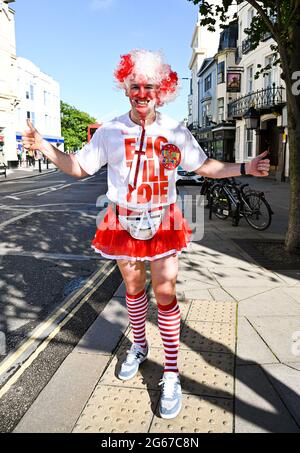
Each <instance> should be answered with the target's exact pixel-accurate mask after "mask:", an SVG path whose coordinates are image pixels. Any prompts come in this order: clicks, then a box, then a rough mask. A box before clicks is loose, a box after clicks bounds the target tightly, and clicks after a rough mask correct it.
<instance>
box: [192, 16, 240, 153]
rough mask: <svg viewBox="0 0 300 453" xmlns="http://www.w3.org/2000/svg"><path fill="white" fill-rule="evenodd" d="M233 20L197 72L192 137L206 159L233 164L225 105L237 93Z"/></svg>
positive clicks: (231, 132)
mask: <svg viewBox="0 0 300 453" xmlns="http://www.w3.org/2000/svg"><path fill="white" fill-rule="evenodd" d="M236 44H237V21H232V22H231V23H230V24H229V25H228V26H227V27H226V28H225V29H224V30H223V31H222V33H221V34H220V36H219V46H218V51H217V53H216V54H215V55H214V56H213V57H211V58H207V59H206V60H205V61H204V63H203V65H202V67H201V69H200V71H199V72H198V83H199V99H198V105H199V127H198V130H197V131H194V132H193V133H194V135H195V137H196V138H197V140H198V141H199V143H200V144H201V146H202V147H203V149H205V151H206V153H207V154H208V156H209V157H212V158H214V159H218V160H224V161H226V162H234V142H235V124H234V121H228V119H227V116H228V114H227V113H228V109H227V105H228V102H230V101H232V100H233V99H235V97H236V96H237V93H238V92H239V91H240V83H239V80H240V72H239V71H240V68H238V67H237V66H236V65H235V52H236Z"/></svg>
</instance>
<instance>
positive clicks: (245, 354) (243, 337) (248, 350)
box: [237, 317, 278, 365]
mask: <svg viewBox="0 0 300 453" xmlns="http://www.w3.org/2000/svg"><path fill="white" fill-rule="evenodd" d="M237 338H238V339H237V364H238V365H248V364H250V363H255V364H262V363H278V359H277V358H276V356H275V355H274V354H273V353H272V351H271V350H270V349H269V348H268V346H267V345H266V343H265V342H264V341H263V340H262V339H261V337H260V336H259V335H258V333H257V332H256V330H255V329H253V327H252V326H251V324H250V323H249V321H248V320H247V319H246V318H245V317H239V319H238V335H237Z"/></svg>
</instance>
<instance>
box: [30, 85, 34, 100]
mask: <svg viewBox="0 0 300 453" xmlns="http://www.w3.org/2000/svg"><path fill="white" fill-rule="evenodd" d="M30 99H31V100H32V101H33V100H34V86H33V85H32V84H30Z"/></svg>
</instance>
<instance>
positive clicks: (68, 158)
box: [22, 120, 89, 178]
mask: <svg viewBox="0 0 300 453" xmlns="http://www.w3.org/2000/svg"><path fill="white" fill-rule="evenodd" d="M27 126H28V128H29V129H28V130H26V131H25V132H24V133H23V136H22V141H23V146H24V148H25V149H29V150H39V151H41V153H43V154H44V155H45V156H46V157H47V158H48V159H49V160H51V162H53V163H54V165H56V166H57V167H58V168H59V169H60V170H61V171H62V172H64V173H66V174H67V175H70V176H73V177H74V178H84V177H86V176H89V175H88V174H87V173H86V172H85V171H84V170H83V169H82V168H81V167H80V165H79V163H78V161H77V159H76V157H75V156H74V155H73V154H66V153H63V152H62V151H60V150H59V149H58V148H56V147H55V146H53V145H51V144H50V143H49V142H47V140H44V139H43V137H42V136H41V134H40V133H39V132H38V131H37V130H36V129H35V127H34V126H33V124H32V123H31V122H30V121H29V120H27Z"/></svg>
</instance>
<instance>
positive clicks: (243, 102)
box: [228, 84, 286, 119]
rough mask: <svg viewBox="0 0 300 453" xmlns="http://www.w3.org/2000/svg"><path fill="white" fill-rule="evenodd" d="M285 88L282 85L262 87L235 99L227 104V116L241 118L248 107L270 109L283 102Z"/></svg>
mask: <svg viewBox="0 0 300 453" xmlns="http://www.w3.org/2000/svg"><path fill="white" fill-rule="evenodd" d="M284 94H285V89H284V88H283V87H281V86H280V87H276V85H275V84H273V86H272V87H268V88H264V89H262V90H257V91H254V92H252V93H250V94H247V96H243V97H241V98H238V99H236V100H235V101H233V102H230V104H228V118H229V119H230V118H241V117H242V116H243V115H244V114H245V113H246V112H247V110H248V109H249V108H250V107H252V106H253V107H255V108H256V109H257V110H260V109H261V110H263V109H270V108H272V107H275V106H280V105H283V104H285V102H286V101H285V96H284Z"/></svg>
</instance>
